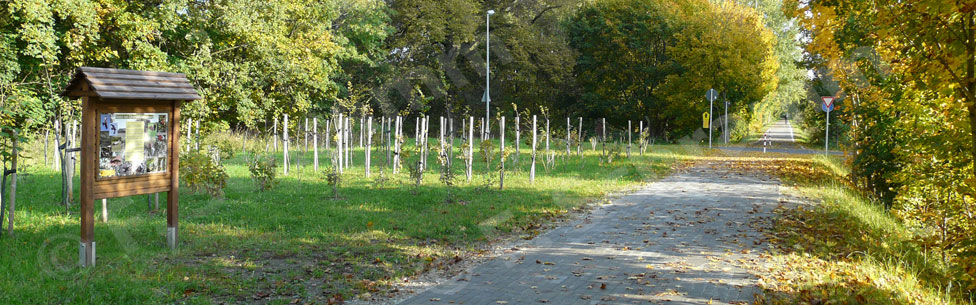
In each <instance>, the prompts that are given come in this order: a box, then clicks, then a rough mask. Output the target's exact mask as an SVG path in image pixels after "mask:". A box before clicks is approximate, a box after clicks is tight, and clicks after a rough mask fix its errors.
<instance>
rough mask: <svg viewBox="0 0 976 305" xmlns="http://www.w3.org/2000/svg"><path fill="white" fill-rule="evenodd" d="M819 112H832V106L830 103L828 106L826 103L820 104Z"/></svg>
mask: <svg viewBox="0 0 976 305" xmlns="http://www.w3.org/2000/svg"><path fill="white" fill-rule="evenodd" d="M820 110H823V112H831V111H834V104H833V103H831V104H830V106H827V104H826V103H820Z"/></svg>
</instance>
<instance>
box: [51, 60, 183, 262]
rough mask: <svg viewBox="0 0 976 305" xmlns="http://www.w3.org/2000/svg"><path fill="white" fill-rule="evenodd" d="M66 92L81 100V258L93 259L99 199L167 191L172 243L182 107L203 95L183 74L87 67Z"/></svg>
mask: <svg viewBox="0 0 976 305" xmlns="http://www.w3.org/2000/svg"><path fill="white" fill-rule="evenodd" d="M61 95H63V96H67V97H71V98H81V100H82V106H81V108H82V115H81V121H82V124H81V128H82V132H81V245H80V248H79V257H80V259H79V262H80V264H81V265H82V266H92V265H94V264H95V241H94V240H93V239H94V232H95V230H94V209H93V205H94V201H95V199H105V198H114V197H123V196H132V195H142V194H152V193H160V192H167V193H168V194H167V196H166V197H167V204H166V222H167V230H166V241H167V244H168V245H169V247H170V248H171V249H175V248H176V244H177V238H176V237H177V228H178V226H179V218H178V215H179V211H178V209H179V153H180V151H179V135H180V132H179V131H180V124H179V123H180V105H181V103H182V102H183V101H189V100H198V99H200V98H201V97H200V95H199V94H197V92H196V90H195V89H193V86H192V85H191V84H190V82H189V81H188V80H187V79H186V76H185V75H183V74H180V73H168V72H150V71H135V70H119V69H106V68H91V67H82V68H79V69H78V72H77V73H75V75H74V78H72V80H71V82H70V83H68V86H67V88H65V90H64V92H62V93H61Z"/></svg>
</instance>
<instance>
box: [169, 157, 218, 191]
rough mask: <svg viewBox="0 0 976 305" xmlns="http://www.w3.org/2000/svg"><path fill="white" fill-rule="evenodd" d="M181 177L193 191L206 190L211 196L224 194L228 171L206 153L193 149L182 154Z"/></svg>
mask: <svg viewBox="0 0 976 305" xmlns="http://www.w3.org/2000/svg"><path fill="white" fill-rule="evenodd" d="M180 179H182V180H183V184H184V185H186V187H187V188H189V189H190V190H192V191H200V190H203V191H206V192H207V194H210V195H211V196H218V197H219V196H223V193H224V187H226V186H227V172H225V171H224V167H223V166H221V165H220V164H218V163H217V162H214V160H213V159H211V158H210V156H208V155H207V154H206V153H203V152H199V151H192V152H188V153H184V154H182V155H180Z"/></svg>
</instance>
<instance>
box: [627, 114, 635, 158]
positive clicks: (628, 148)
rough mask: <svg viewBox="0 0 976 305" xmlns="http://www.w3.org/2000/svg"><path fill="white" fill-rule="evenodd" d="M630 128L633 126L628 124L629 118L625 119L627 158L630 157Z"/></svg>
mask: <svg viewBox="0 0 976 305" xmlns="http://www.w3.org/2000/svg"><path fill="white" fill-rule="evenodd" d="M631 128H634V127H633V126H631V125H630V120H627V158H630V142H631V138H630V129H631Z"/></svg>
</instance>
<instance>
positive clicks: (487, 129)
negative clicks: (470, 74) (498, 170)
mask: <svg viewBox="0 0 976 305" xmlns="http://www.w3.org/2000/svg"><path fill="white" fill-rule="evenodd" d="M494 14H495V10H488V13H487V14H486V15H485V97H484V98H482V101H483V102H485V130H484V134H482V135H481V138H482V139H488V135H489V134H491V120H490V119H491V95H490V94H489V91H490V86H489V84H490V82H491V51H490V47H491V43H490V42H491V37H490V36H489V31H491V28H490V27H489V24H490V20H491V19H490V18H489V17H491V15H494Z"/></svg>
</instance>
